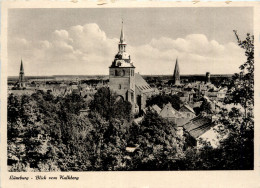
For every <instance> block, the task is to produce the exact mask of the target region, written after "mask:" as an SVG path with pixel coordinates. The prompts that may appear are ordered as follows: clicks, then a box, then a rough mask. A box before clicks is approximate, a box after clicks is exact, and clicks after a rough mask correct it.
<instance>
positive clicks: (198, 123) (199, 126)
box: [183, 116, 215, 138]
mask: <svg viewBox="0 0 260 188" xmlns="http://www.w3.org/2000/svg"><path fill="white" fill-rule="evenodd" d="M213 126H215V124H214V122H212V120H211V119H210V118H208V117H202V116H198V117H196V118H194V119H192V120H190V121H189V122H188V123H186V124H185V125H183V128H184V129H185V130H186V131H187V132H188V133H189V134H190V135H191V136H192V137H193V138H198V137H199V136H201V135H203V134H204V133H205V132H207V131H208V130H209V129H210V128H211V127H213Z"/></svg>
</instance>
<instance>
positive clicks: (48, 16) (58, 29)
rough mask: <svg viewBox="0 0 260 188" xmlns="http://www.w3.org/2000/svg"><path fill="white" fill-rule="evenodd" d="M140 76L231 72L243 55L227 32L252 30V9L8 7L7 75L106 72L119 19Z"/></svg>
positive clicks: (240, 62)
mask: <svg viewBox="0 0 260 188" xmlns="http://www.w3.org/2000/svg"><path fill="white" fill-rule="evenodd" d="M122 19H123V20H124V33H125V38H126V41H127V44H128V45H127V49H126V50H127V52H128V53H129V54H130V55H131V59H132V60H133V62H134V65H135V67H136V72H140V73H141V74H146V75H147V74H148V75H150V74H172V73H173V69H174V66H175V61H176V58H178V62H179V67H180V73H181V74H205V72H211V74H233V73H235V72H238V71H239V69H238V67H239V66H240V65H241V64H242V63H243V62H244V61H245V56H244V51H243V50H242V49H241V48H239V46H238V45H237V41H236V37H235V35H234V33H233V30H234V29H235V30H237V31H238V34H239V35H240V37H241V38H242V39H243V38H245V37H246V33H253V9H252V8H242V7H241V8H239V7H237V8H234V7H233V8H231V7H226V8H223V7H222V8H218V7H216V8H85V9H76V8H73V9H61V8H59V9H54V8H52V9H47V8H46V9H11V10H9V13H8V75H9V76H17V75H18V74H19V66H20V62H21V59H22V60H23V64H24V69H25V75H27V76H30V75H97V74H102V75H104V74H105V75H107V74H108V67H109V66H110V65H111V63H112V61H113V59H114V56H115V54H116V53H117V51H118V42H119V37H120V30H121V21H122Z"/></svg>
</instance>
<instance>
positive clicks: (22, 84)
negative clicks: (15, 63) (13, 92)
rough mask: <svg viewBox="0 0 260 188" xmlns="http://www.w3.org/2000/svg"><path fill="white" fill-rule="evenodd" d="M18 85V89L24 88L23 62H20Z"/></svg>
mask: <svg viewBox="0 0 260 188" xmlns="http://www.w3.org/2000/svg"><path fill="white" fill-rule="evenodd" d="M18 84H19V87H20V88H22V87H25V79H24V69H23V60H21V65H20V73H19V81H18Z"/></svg>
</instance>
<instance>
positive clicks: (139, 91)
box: [109, 22, 154, 113]
mask: <svg viewBox="0 0 260 188" xmlns="http://www.w3.org/2000/svg"><path fill="white" fill-rule="evenodd" d="M126 46H127V43H126V40H125V36H124V29H123V22H122V28H121V34H120V41H119V44H118V53H117V54H116V55H115V58H114V61H113V62H112V65H111V66H110V67H109V88H110V90H111V91H113V92H115V93H117V94H118V96H120V97H121V98H122V99H123V100H126V101H129V102H130V103H131V104H132V111H133V113H138V112H140V111H141V110H142V109H144V108H145V106H146V100H147V98H149V97H150V96H151V95H153V93H154V90H153V89H152V88H151V87H150V85H149V84H148V83H147V82H146V81H145V80H144V79H143V77H142V76H141V75H140V74H139V73H135V66H134V63H133V61H132V59H131V56H130V55H129V54H128V53H127V52H126Z"/></svg>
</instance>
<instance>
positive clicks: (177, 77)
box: [173, 58, 181, 85]
mask: <svg viewBox="0 0 260 188" xmlns="http://www.w3.org/2000/svg"><path fill="white" fill-rule="evenodd" d="M180 83H181V79H180V69H179V65H178V58H177V59H176V64H175V68H174V73H173V84H174V85H180Z"/></svg>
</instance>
